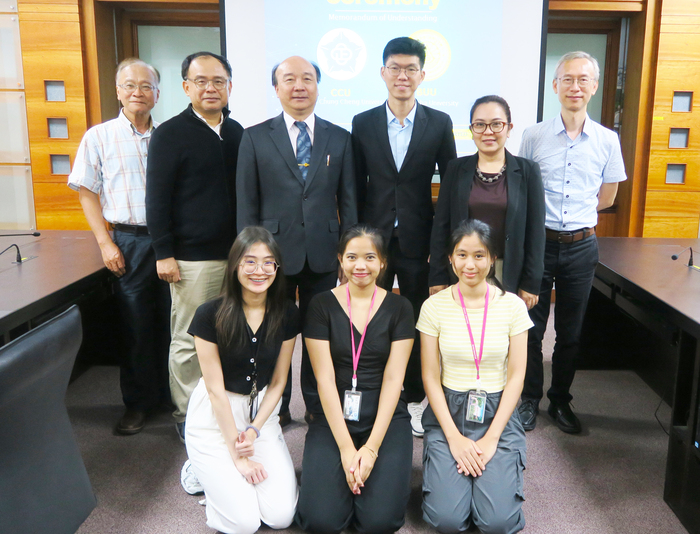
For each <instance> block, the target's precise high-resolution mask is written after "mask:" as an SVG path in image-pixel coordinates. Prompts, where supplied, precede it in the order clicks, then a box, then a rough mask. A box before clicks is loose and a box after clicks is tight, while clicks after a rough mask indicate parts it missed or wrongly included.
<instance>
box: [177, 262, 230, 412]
mask: <svg viewBox="0 0 700 534" xmlns="http://www.w3.org/2000/svg"><path fill="white" fill-rule="evenodd" d="M177 266H178V268H179V269H180V281H179V282H176V283H174V284H170V297H171V298H172V307H171V308H170V336H171V341H170V360H169V364H168V367H169V370H170V395H171V397H172V400H173V404H174V405H175V411H174V412H173V416H174V417H175V420H176V421H177V422H178V423H182V422H183V421H184V420H185V415H186V414H187V403H188V402H189V400H190V395H191V394H192V390H193V389H194V388H195V386H196V385H197V382H198V381H199V379H200V378H201V376H202V371H201V370H200V368H199V360H198V359H197V353H196V351H195V349H194V337H192V336H191V335H189V334H188V333H187V330H188V329H189V327H190V323H191V322H192V318H193V317H194V313H195V312H196V311H197V308H198V307H199V306H200V305H202V304H204V303H205V302H206V301H208V300H211V299H213V298H216V297H218V296H219V295H220V294H221V286H222V284H223V281H224V273H225V272H226V260H210V261H180V260H178V262H177Z"/></svg>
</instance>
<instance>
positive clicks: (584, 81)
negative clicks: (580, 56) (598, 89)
mask: <svg viewBox="0 0 700 534" xmlns="http://www.w3.org/2000/svg"><path fill="white" fill-rule="evenodd" d="M558 80H559V82H560V83H561V84H562V85H563V86H565V87H570V86H572V85H574V82H576V83H578V86H579V87H588V86H589V85H590V84H591V83H593V79H592V78H589V77H588V76H581V77H580V78H574V77H573V76H563V77H561V78H558Z"/></svg>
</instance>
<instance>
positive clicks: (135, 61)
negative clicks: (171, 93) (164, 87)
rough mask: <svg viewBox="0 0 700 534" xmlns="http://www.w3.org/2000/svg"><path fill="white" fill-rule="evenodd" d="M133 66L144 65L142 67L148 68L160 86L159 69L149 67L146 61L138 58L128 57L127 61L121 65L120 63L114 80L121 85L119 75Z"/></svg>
mask: <svg viewBox="0 0 700 534" xmlns="http://www.w3.org/2000/svg"><path fill="white" fill-rule="evenodd" d="M131 65H142V66H144V67H146V68H147V69H148V70H150V71H151V72H152V73H153V75H154V76H155V77H156V82H157V83H156V85H158V84H160V72H158V69H157V68H155V67H154V66H153V65H149V64H148V63H146V62H145V61H144V60H142V59H139V58H137V57H128V58H126V59H125V60H123V61H122V62H121V63H119V65H117V74H116V76H115V77H114V79H115V81H116V82H117V83H119V75H120V74H121V72H122V71H123V70H124V69H125V68H127V67H131Z"/></svg>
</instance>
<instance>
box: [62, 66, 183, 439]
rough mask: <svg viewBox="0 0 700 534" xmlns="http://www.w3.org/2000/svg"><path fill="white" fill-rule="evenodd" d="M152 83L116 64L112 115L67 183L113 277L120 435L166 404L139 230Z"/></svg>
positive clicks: (157, 325) (164, 322) (163, 321)
mask: <svg viewBox="0 0 700 534" xmlns="http://www.w3.org/2000/svg"><path fill="white" fill-rule="evenodd" d="M159 81H160V75H159V74H158V71H157V70H156V69H155V68H153V67H152V66H151V65H148V64H147V63H144V62H143V61H141V60H140V59H136V58H129V59H125V60H124V61H122V62H121V63H120V64H119V66H118V67H117V76H116V82H117V98H118V99H119V102H120V103H121V105H122V109H121V111H120V113H119V116H118V117H117V118H116V119H112V120H109V121H107V122H104V123H102V124H99V125H97V126H95V127H93V128H90V129H89V130H88V131H87V133H86V134H85V136H84V137H83V140H82V141H81V143H80V147H79V148H78V153H77V154H76V157H75V162H74V164H73V170H72V172H71V174H70V176H69V177H68V185H69V187H71V188H72V189H75V190H76V191H79V193H80V204H81V205H82V207H83V212H84V213H85V218H86V219H87V221H88V224H89V225H90V228H91V229H92V232H93V234H94V235H95V239H96V240H97V243H98V245H99V247H100V251H101V252H102V259H103V261H104V263H105V266H106V267H107V268H108V269H109V270H110V271H112V272H113V273H114V274H115V275H116V276H117V282H116V284H115V286H116V293H117V299H118V302H119V305H120V309H121V314H122V318H123V321H124V325H125V327H126V335H127V339H126V342H125V353H124V354H123V355H122V361H121V362H120V367H121V369H120V385H121V390H122V397H123V400H124V405H125V406H126V411H125V412H124V415H123V416H122V418H121V419H120V420H119V422H118V423H117V426H116V428H115V430H116V432H117V433H119V434H124V435H130V434H136V433H138V432H140V431H141V429H142V428H143V427H144V423H145V421H146V415H147V412H148V411H150V410H152V409H154V408H157V407H158V406H161V405H163V404H164V403H169V402H170V389H169V387H168V367H167V362H168V356H167V355H168V343H169V342H170V328H169V323H168V320H169V313H168V312H169V309H170V295H169V293H168V285H167V284H166V283H165V282H163V281H161V280H159V279H158V275H157V273H156V265H155V257H154V255H153V249H152V248H151V236H150V235H149V234H148V230H147V228H146V156H147V154H148V146H149V143H150V142H151V134H152V133H153V132H154V128H156V126H157V124H156V123H155V121H153V119H152V117H151V110H152V109H153V106H155V104H156V102H157V101H158V96H159V95H160V91H159V89H158V83H159ZM105 221H107V222H108V223H109V224H110V225H111V226H112V228H113V230H114V231H113V235H110V234H109V232H108V231H107V228H106V225H105Z"/></svg>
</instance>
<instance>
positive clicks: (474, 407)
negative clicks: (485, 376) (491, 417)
mask: <svg viewBox="0 0 700 534" xmlns="http://www.w3.org/2000/svg"><path fill="white" fill-rule="evenodd" d="M486 398H487V395H486V392H485V391H470V392H469V397H468V398H467V421H471V422H472V423H483V422H484V414H485V413H486Z"/></svg>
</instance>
